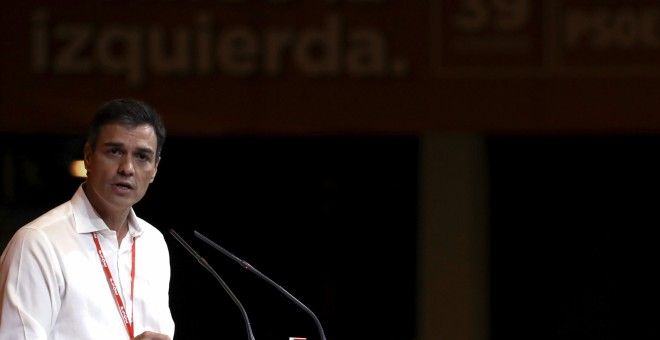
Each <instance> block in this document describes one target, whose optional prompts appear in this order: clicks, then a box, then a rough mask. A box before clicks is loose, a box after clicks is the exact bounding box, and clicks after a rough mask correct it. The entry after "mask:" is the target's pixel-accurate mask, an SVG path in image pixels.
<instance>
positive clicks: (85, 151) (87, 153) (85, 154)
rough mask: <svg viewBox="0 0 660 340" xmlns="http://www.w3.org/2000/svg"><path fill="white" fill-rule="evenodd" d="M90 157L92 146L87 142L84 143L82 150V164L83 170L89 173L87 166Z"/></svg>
mask: <svg viewBox="0 0 660 340" xmlns="http://www.w3.org/2000/svg"><path fill="white" fill-rule="evenodd" d="M91 157H92V146H91V145H90V144H89V142H87V143H85V148H84V149H83V162H84V163H85V169H87V170H88V171H89V164H90V162H91Z"/></svg>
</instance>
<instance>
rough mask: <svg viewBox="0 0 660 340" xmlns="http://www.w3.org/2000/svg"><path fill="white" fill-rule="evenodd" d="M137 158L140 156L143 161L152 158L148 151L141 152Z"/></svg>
mask: <svg viewBox="0 0 660 340" xmlns="http://www.w3.org/2000/svg"><path fill="white" fill-rule="evenodd" d="M137 158H138V159H139V160H141V161H148V160H150V159H151V158H150V157H149V155H147V154H146V153H139V154H138V155H137Z"/></svg>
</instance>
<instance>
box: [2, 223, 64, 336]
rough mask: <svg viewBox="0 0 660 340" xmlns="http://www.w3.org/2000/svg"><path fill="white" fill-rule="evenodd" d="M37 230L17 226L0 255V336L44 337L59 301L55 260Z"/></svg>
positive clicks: (50, 325)
mask: <svg viewBox="0 0 660 340" xmlns="http://www.w3.org/2000/svg"><path fill="white" fill-rule="evenodd" d="M53 254H54V252H53V249H52V247H51V246H50V242H49V241H48V238H47V237H46V236H45V235H44V234H43V233H42V232H41V231H39V230H35V229H31V228H25V227H24V228H21V229H19V230H18V231H17V232H16V233H15V234H14V236H13V237H12V239H11V240H10V241H9V243H8V244H7V247H6V248H5V250H4V252H3V254H2V257H0V293H1V295H0V299H1V300H0V308H1V310H0V340H28V339H29V340H41V339H47V338H48V333H49V330H50V329H51V328H52V326H53V323H54V321H55V320H56V319H57V312H58V310H59V307H60V305H61V301H60V284H59V282H61V281H60V280H58V276H57V274H56V273H57V272H58V269H57V268H58V267H59V265H58V263H57V261H55V260H54V255H53Z"/></svg>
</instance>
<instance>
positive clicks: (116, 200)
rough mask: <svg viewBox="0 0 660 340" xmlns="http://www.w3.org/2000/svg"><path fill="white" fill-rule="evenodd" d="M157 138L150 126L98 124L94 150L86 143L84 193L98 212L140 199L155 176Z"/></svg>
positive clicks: (128, 205) (121, 207)
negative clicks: (85, 181) (100, 125)
mask: <svg viewBox="0 0 660 340" xmlns="http://www.w3.org/2000/svg"><path fill="white" fill-rule="evenodd" d="M156 146H157V138H156V133H155V132H154V129H153V127H151V126H150V125H146V124H145V125H139V126H137V127H135V128H130V127H128V126H125V125H121V124H109V125H105V126H103V127H101V130H100V131H99V136H98V140H97V142H96V150H92V148H91V145H89V143H88V144H86V145H85V168H86V169H87V172H88V174H87V184H86V193H87V196H88V198H89V200H90V202H92V205H93V206H94V208H95V209H96V210H97V212H98V213H99V214H100V215H101V216H102V217H103V216H106V215H107V214H114V213H121V212H125V211H126V210H127V209H130V208H131V207H132V206H133V205H134V204H135V203H137V202H138V201H140V200H141V199H142V197H144V194H145V193H146V192H147V188H148V187H149V184H150V183H151V182H153V180H154V178H155V177H156V171H157V169H158V162H159V161H160V159H159V158H156Z"/></svg>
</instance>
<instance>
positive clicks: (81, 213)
mask: <svg viewBox="0 0 660 340" xmlns="http://www.w3.org/2000/svg"><path fill="white" fill-rule="evenodd" d="M83 184H84V183H83ZM83 184H80V186H78V189H77V190H76V192H75V193H74V194H73V197H72V198H71V205H72V208H73V216H74V220H75V228H76V231H77V232H78V233H80V234H84V233H91V232H95V231H102V230H109V229H110V228H108V226H107V225H106V224H105V222H104V221H103V219H101V217H100V216H99V215H98V213H97V212H96V210H94V207H92V203H90V202H89V199H88V198H87V195H85V191H84V190H83ZM128 231H129V233H130V234H131V236H140V235H142V232H143V230H142V226H141V225H140V223H139V222H138V218H137V216H136V215H135V211H134V210H133V208H131V211H130V212H129V213H128Z"/></svg>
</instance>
